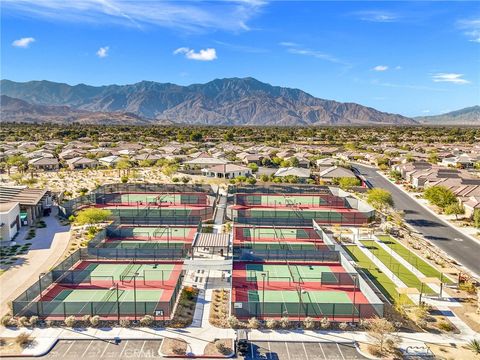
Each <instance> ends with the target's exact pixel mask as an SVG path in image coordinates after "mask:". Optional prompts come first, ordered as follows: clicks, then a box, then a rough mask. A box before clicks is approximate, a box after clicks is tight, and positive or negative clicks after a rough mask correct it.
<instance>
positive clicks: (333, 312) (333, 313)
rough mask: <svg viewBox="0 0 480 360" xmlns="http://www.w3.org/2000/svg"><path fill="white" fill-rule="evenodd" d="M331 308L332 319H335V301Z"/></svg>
mask: <svg viewBox="0 0 480 360" xmlns="http://www.w3.org/2000/svg"><path fill="white" fill-rule="evenodd" d="M332 310H333V311H332V315H333V317H332V320H335V303H333V308H332Z"/></svg>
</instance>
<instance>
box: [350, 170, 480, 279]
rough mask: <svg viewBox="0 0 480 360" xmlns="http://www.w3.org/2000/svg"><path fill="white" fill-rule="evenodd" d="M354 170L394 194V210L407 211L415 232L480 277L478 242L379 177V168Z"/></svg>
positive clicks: (479, 247)
mask: <svg viewBox="0 0 480 360" xmlns="http://www.w3.org/2000/svg"><path fill="white" fill-rule="evenodd" d="M353 167H354V168H356V169H357V170H358V171H359V173H360V174H362V175H363V176H365V178H366V179H367V180H368V181H369V182H370V183H371V185H372V186H374V187H379V188H383V189H385V190H388V191H389V192H390V193H391V194H392V197H393V201H394V202H395V205H394V207H395V208H396V209H398V210H403V211H404V213H405V220H406V222H407V223H408V224H410V225H411V226H412V227H413V228H414V229H415V230H417V231H418V232H419V233H421V234H422V235H423V236H424V237H425V238H427V239H428V240H430V241H431V242H432V243H434V244H435V245H436V246H438V247H439V248H440V249H442V250H443V251H445V253H447V254H448V255H450V256H451V257H452V258H453V259H455V260H456V261H457V262H458V263H460V264H462V265H463V266H465V267H466V268H467V269H469V270H470V271H472V272H474V273H475V274H477V276H478V274H480V244H479V243H478V242H476V241H474V240H472V239H471V238H469V237H468V236H465V235H464V234H463V233H461V232H460V231H458V230H456V229H455V228H453V227H451V226H449V225H447V224H446V223H445V222H444V221H442V220H441V219H440V218H438V217H437V216H435V215H433V214H432V213H430V212H429V211H427V210H426V209H425V208H424V207H423V206H421V205H420V204H418V203H417V202H416V201H415V200H413V199H412V198H410V197H409V196H408V195H407V194H405V193H404V192H403V191H402V190H400V189H399V188H398V187H397V186H395V185H394V184H392V183H391V182H389V181H388V180H387V179H385V178H384V177H382V176H381V175H379V174H378V173H377V171H376V169H373V168H369V167H366V166H362V165H358V164H355V165H354V166H353Z"/></svg>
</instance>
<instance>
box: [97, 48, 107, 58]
mask: <svg viewBox="0 0 480 360" xmlns="http://www.w3.org/2000/svg"><path fill="white" fill-rule="evenodd" d="M108 50H109V47H108V46H102V47H101V48H100V49H98V50H97V56H98V57H99V58H104V57H107V56H108Z"/></svg>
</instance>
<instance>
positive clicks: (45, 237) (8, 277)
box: [0, 207, 70, 315]
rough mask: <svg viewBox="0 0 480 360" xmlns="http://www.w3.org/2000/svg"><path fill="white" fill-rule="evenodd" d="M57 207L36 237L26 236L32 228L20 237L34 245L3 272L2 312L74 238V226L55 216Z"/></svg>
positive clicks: (0, 286)
mask: <svg viewBox="0 0 480 360" xmlns="http://www.w3.org/2000/svg"><path fill="white" fill-rule="evenodd" d="M57 212H58V209H57V207H55V208H53V211H52V214H51V215H50V216H47V217H43V218H42V220H43V221H45V224H46V225H47V227H46V228H36V229H35V232H36V235H35V238H33V239H31V240H28V241H27V240H25V236H26V234H27V233H28V228H26V231H25V233H24V234H21V235H23V238H19V239H20V240H18V241H17V243H18V244H19V245H22V244H24V243H25V242H31V243H32V246H31V247H30V250H29V251H28V252H27V253H26V254H25V255H19V256H17V257H18V258H19V260H18V261H17V264H14V265H12V266H11V267H10V268H9V269H8V270H6V271H5V272H4V273H3V274H2V276H0V290H1V291H0V304H1V307H0V314H1V315H4V314H5V313H6V312H8V310H9V308H8V303H9V302H10V301H12V300H14V299H15V298H16V297H17V296H18V295H20V294H21V293H22V292H24V291H25V290H26V289H27V288H28V287H30V286H31V285H32V284H33V283H34V281H35V280H37V279H38V276H39V274H40V273H42V272H46V271H48V270H49V269H50V268H51V267H52V266H54V265H55V264H56V263H57V261H58V260H59V259H60V257H61V256H62V255H63V253H64V252H65V250H66V249H67V246H68V242H69V241H70V226H62V225H61V224H60V223H59V222H58V220H57V219H56V218H55V216H56V214H57Z"/></svg>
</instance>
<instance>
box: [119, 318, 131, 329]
mask: <svg viewBox="0 0 480 360" xmlns="http://www.w3.org/2000/svg"><path fill="white" fill-rule="evenodd" d="M120 326H121V327H123V328H128V327H130V320H128V319H122V320H120Z"/></svg>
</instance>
